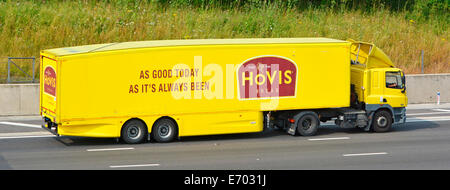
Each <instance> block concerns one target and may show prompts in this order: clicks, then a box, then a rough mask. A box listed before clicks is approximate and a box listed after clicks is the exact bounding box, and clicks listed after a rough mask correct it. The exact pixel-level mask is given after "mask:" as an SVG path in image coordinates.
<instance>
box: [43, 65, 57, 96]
mask: <svg viewBox="0 0 450 190" xmlns="http://www.w3.org/2000/svg"><path fill="white" fill-rule="evenodd" d="M47 67H51V68H52V69H53V71H55V95H54V96H53V95H52V94H49V93H47V92H45V79H44V78H45V69H47ZM43 74H44V76H42V80H43V81H42V83H43V85H44V86H43V88H42V90H43V91H44V93H45V94H47V95H49V96H52V97H55V98H56V88H57V86H56V82H57V76H58V74H57V73H56V69H55V68H53V66H51V65H47V66H45V68H44V73H43Z"/></svg>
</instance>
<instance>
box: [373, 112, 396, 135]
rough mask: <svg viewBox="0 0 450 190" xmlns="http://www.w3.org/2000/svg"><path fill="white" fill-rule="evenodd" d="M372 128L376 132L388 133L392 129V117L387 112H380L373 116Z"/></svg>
mask: <svg viewBox="0 0 450 190" xmlns="http://www.w3.org/2000/svg"><path fill="white" fill-rule="evenodd" d="M372 127H373V130H374V131H375V132H387V131H389V130H391V127H392V115H391V113H390V112H388V111H386V110H380V111H377V112H376V113H375V115H374V116H373V121H372Z"/></svg>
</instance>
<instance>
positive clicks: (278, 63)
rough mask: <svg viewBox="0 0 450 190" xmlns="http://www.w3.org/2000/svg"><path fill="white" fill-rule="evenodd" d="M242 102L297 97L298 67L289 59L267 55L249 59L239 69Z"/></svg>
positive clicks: (239, 87)
mask: <svg viewBox="0 0 450 190" xmlns="http://www.w3.org/2000/svg"><path fill="white" fill-rule="evenodd" d="M236 73H237V79H238V80H237V81H238V96H239V99H241V100H249V99H270V98H282V97H295V96H296V93H297V78H298V76H297V74H298V71H297V65H296V64H295V62H294V61H292V60H291V59H289V58H286V57H281V56H274V55H265V56H258V57H253V58H250V59H247V60H246V61H244V62H243V63H242V64H241V65H240V66H239V67H238V69H237V72H236Z"/></svg>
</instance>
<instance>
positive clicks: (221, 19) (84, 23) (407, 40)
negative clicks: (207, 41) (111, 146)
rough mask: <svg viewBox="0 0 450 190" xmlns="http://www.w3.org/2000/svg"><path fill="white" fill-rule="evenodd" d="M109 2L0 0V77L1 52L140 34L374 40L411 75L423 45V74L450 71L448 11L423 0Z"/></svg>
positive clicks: (1, 75) (0, 67)
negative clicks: (388, 3) (362, 1)
mask: <svg viewBox="0 0 450 190" xmlns="http://www.w3.org/2000/svg"><path fill="white" fill-rule="evenodd" d="M113 2H114V3H111V2H108V1H87V0H85V1H19V2H16V1H0V39H1V41H0V80H4V79H6V59H5V58H6V57H8V56H10V57H28V56H35V57H39V51H40V50H43V49H49V48H57V47H67V46H77V45H86V44H97V43H110V42H124V41H140V40H162V39H202V38H254V37H262V38H275V37H329V38H336V39H343V40H345V39H348V38H353V39H356V40H361V41H367V42H373V43H375V44H376V45H377V46H379V47H380V48H381V49H382V50H383V51H385V52H386V54H388V55H389V56H390V57H391V59H392V60H393V61H394V63H395V64H396V65H397V66H398V67H400V68H402V69H404V70H405V71H406V73H410V74H411V73H419V72H420V51H421V50H422V49H423V50H424V51H425V59H424V60H425V72H426V73H444V72H446V73H449V72H450V66H449V60H450V56H449V52H450V43H449V41H448V40H449V31H448V26H449V25H448V23H449V14H448V11H445V12H444V13H441V12H439V10H441V9H442V8H429V10H428V12H426V11H424V10H427V9H425V8H420V6H425V7H427V6H428V5H422V4H423V3H422V4H420V3H416V4H414V5H411V6H412V8H408V6H406V5H403V9H402V8H401V6H398V7H397V8H398V9H399V10H394V11H392V7H383V6H381V7H372V8H371V9H367V8H361V7H358V6H356V5H355V6H350V4H349V3H348V1H347V4H345V3H341V4H339V3H337V4H330V5H328V4H326V5H323V4H312V3H310V4H308V3H306V4H305V5H300V3H299V2H303V1H287V2H288V3H287V4H286V3H271V1H267V2H263V3H255V2H256V1H242V2H243V3H242V2H241V3H235V2H237V1H218V2H226V3H223V4H220V3H216V4H214V3H212V4H211V3H208V2H215V1H198V2H197V1H196V2H197V3H194V4H192V2H193V1H175V2H176V3H173V2H172V3H171V2H166V1H160V2H147V1H142V2H141V1H113ZM227 2H228V4H227ZM233 2H234V3H233ZM239 2H240V1H239ZM289 2H291V3H290V4H289ZM330 2H333V1H330ZM337 2H341V1H337ZM344 2H345V1H344ZM370 2H376V0H374V1H370ZM380 2H381V1H380ZM407 2H409V1H407ZM440 2H444V4H443V5H442V6H443V7H444V8H443V9H444V10H448V1H438V3H437V4H438V5H439V6H441V4H439V3H440ZM189 3H191V4H189ZM370 5H371V4H370V3H369V4H368V5H367V7H371V6H370ZM433 6H434V5H433ZM436 6H437V5H436ZM414 7H416V8H414ZM417 7H419V8H417ZM407 8H408V9H411V10H406V9H407ZM436 10H438V11H436ZM438 13H439V14H438ZM2 58H3V59H2ZM3 63H4V64H3ZM30 73H31V71H30ZM15 74H17V73H15Z"/></svg>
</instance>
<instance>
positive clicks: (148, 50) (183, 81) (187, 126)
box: [40, 38, 406, 143]
mask: <svg viewBox="0 0 450 190" xmlns="http://www.w3.org/2000/svg"><path fill="white" fill-rule="evenodd" d="M358 44H363V43H360V42H355V41H342V40H335V39H328V38H281V39H277V38H274V39H212V40H162V41H142V42H123V43H109V44H98V45H87V46H78V47H66V48H57V49H49V50H43V51H41V57H40V58H41V63H42V64H41V75H40V76H41V78H40V79H41V80H40V81H41V94H40V110H41V115H42V116H43V118H44V120H45V122H46V125H45V126H43V127H44V128H45V129H48V130H49V131H52V132H53V133H54V134H57V135H65V136H86V137H121V138H122V139H123V140H124V141H125V142H127V143H139V142H142V141H144V140H145V139H147V137H148V138H153V139H155V140H156V141H158V142H168V141H171V140H173V139H174V138H176V137H180V136H194V135H212V134H229V133H249V132H260V131H262V130H263V129H264V128H265V127H278V128H284V129H286V130H287V131H288V132H289V133H290V134H294V135H295V134H301V135H313V134H315V132H316V131H317V128H318V126H319V125H320V122H319V121H326V120H330V119H332V118H337V119H336V121H338V122H337V124H339V125H341V126H343V127H345V126H348V125H350V124H349V122H350V120H352V119H351V118H349V121H347V118H344V116H346V115H352V117H353V116H354V117H355V119H354V120H352V122H356V121H357V120H356V119H357V118H356V117H358V119H359V120H358V122H359V125H356V124H354V125H353V126H359V127H363V128H367V129H370V126H372V125H371V123H370V122H371V121H373V119H370V118H371V117H373V116H374V114H375V113H376V112H377V111H378V110H379V109H382V110H389V111H390V112H389V114H390V115H386V113H384V112H383V114H382V115H383V116H384V117H383V118H384V119H383V121H382V122H385V123H386V122H387V124H389V125H390V124H391V123H393V121H397V120H401V119H403V118H404V114H403V113H404V107H405V106H406V96H405V94H404V85H403V86H401V84H400V86H399V87H398V91H399V92H398V93H397V92H395V93H396V95H402V96H403V97H404V98H403V100H399V98H397V99H396V100H395V101H397V102H398V101H403V102H402V106H397V107H399V108H402V109H400V111H398V110H394V108H393V107H392V106H388V107H387V108H386V105H390V104H389V103H390V102H384V103H383V105H385V106H383V105H381V106H372V104H370V105H369V107H370V106H372V107H371V108H370V109H372V110H366V107H367V106H366V104H365V99H374V96H371V95H370V93H364V92H365V91H367V90H368V89H371V87H370V85H369V86H367V85H362V84H363V83H368V84H369V83H371V82H370V81H369V80H370V79H368V78H367V77H371V76H372V75H370V74H366V73H367V72H368V71H369V70H371V69H374V68H368V67H366V66H365V64H367V63H369V62H370V63H372V61H371V56H372V55H371V53H372V51H374V50H375V49H377V48H376V47H375V46H373V45H371V44H369V46H370V47H372V48H374V49H372V50H369V51H367V52H365V51H362V49H361V45H359V47H356V46H358ZM355 45H356V46H355ZM363 46H364V45H363ZM355 47H356V48H355ZM364 47H365V46H364ZM358 48H359V49H358ZM377 50H378V49H377ZM378 51H379V52H381V54H383V55H384V53H382V51H381V50H378ZM364 52H365V54H364ZM381 54H380V55H381ZM354 55H357V56H356V57H358V58H356V57H355V56H354ZM377 56H378V57H376V58H379V55H378V54H377ZM355 58H356V60H355ZM363 58H364V59H365V61H367V63H362V62H361V60H363ZM358 59H359V60H358ZM373 59H374V60H375V58H373ZM382 59H386V57H383V58H382ZM387 59H388V58H387ZM377 60H378V59H377ZM379 62H380V61H379ZM381 62H383V60H381ZM351 63H355V64H357V65H358V68H357V69H355V68H356V66H354V65H355V64H351ZM369 65H370V64H369ZM372 65H373V64H372ZM392 66H393V65H392ZM383 68H384V69H385V70H386V69H388V70H389V69H391V70H392V69H394V70H393V71H392V76H393V77H394V78H395V77H398V76H400V79H401V77H402V76H403V75H402V74H401V72H400V70H399V69H395V68H392V67H390V66H389V65H388V66H387V67H386V66H384V65H383V66H381V67H376V69H381V70H383ZM383 72H384V70H383V71H381V72H379V73H383ZM389 72H391V71H389ZM396 73H399V75H398V76H397V75H395V74H396ZM355 77H358V79H356V78H355ZM372 77H373V76H372ZM382 77H384V74H383V76H381V74H380V76H379V77H378V78H377V79H379V80H380V84H379V86H380V85H381V79H383V82H384V78H382ZM395 79H397V78H395ZM351 83H355V84H356V88H358V89H357V90H353V91H352V89H354V88H355V84H353V88H352V85H351ZM403 84H404V82H403ZM362 86H364V87H365V89H364V90H360V89H361V87H362ZM381 86H382V85H381ZM396 88H397V86H396ZM400 91H402V92H400ZM379 92H381V91H377V93H378V94H379ZM383 93H388V92H387V91H382V93H381V94H379V95H380V96H383V95H384V94H383ZM391 93H392V92H391ZM353 96H357V97H358V98H357V99H356V100H355V99H351V97H353ZM383 97H384V99H386V98H388V96H383ZM378 103H379V102H377V103H376V105H378ZM352 105H353V106H352ZM399 105H400V104H399ZM398 113H402V114H400V119H397V120H396V118H394V117H395V116H396V114H397V115H399V114H398ZM378 117H379V116H378ZM378 119H379V118H378ZM362 120H364V121H366V124H365V125H363V124H361V121H362ZM339 121H341V122H339ZM389 122H390V123H389ZM378 124H380V122H379V123H378ZM381 124H383V123H381ZM299 126H300V127H299ZM367 126H369V127H367ZM388 127H389V128H390V126H388ZM375 130H376V127H375Z"/></svg>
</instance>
